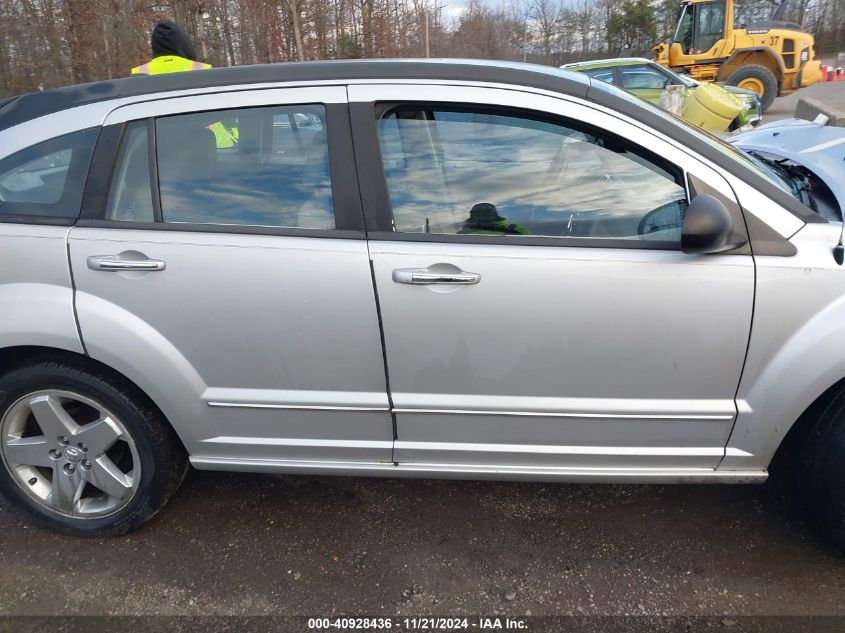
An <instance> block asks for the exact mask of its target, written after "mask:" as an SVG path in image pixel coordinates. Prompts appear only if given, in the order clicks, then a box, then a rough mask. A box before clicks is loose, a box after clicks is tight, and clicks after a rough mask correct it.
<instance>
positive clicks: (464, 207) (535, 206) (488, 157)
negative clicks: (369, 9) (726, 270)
mask: <svg viewBox="0 0 845 633" xmlns="http://www.w3.org/2000/svg"><path fill="white" fill-rule="evenodd" d="M378 130H379V139H380V142H381V150H382V157H383V160H384V169H385V175H386V178H387V184H388V190H389V194H390V200H391V204H392V208H393V221H394V227H395V230H396V231H397V232H402V233H439V234H452V235H474V236H485V237H487V238H489V239H491V240H493V239H495V238H496V237H501V236H525V237H559V238H601V239H610V240H619V241H620V243H619V245H620V246H623V245H625V244H626V243H630V242H632V241H645V240H647V241H649V242H650V243H651V244H652V245H654V246H656V242H664V243H668V244H667V247H671V248H678V247H679V243H680V235H681V224H682V220H683V214H684V211H685V210H686V205H687V196H686V189H685V187H684V186H683V185H682V184H681V183H682V182H683V180H682V174H681V173H680V170H676V169H674V168H673V167H671V166H669V165H668V164H663V163H662V162H661V161H659V159H657V157H651V155H649V154H648V153H646V152H644V151H642V150H639V149H637V148H635V147H634V146H632V145H631V144H630V143H628V142H627V141H625V140H624V139H620V138H617V137H615V136H612V135H610V134H608V133H605V132H603V131H600V130H590V129H587V128H583V129H579V128H578V127H576V126H575V125H572V126H569V125H567V124H565V123H563V122H556V121H552V120H549V119H547V118H545V117H537V118H534V117H531V116H528V115H525V114H522V113H507V112H493V111H484V110H478V109H473V108H470V107H467V108H466V109H454V110H450V109H447V108H415V107H412V106H407V107H405V106H402V107H399V108H395V109H393V110H390V111H388V113H387V115H386V116H384V117H382V119H381V121H380V122H379V127H378Z"/></svg>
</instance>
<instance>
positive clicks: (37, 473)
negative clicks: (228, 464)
mask: <svg viewBox="0 0 845 633" xmlns="http://www.w3.org/2000/svg"><path fill="white" fill-rule="evenodd" d="M28 462H32V463H28ZM187 468H188V459H187V453H186V452H185V449H184V447H183V446H182V444H181V442H180V441H179V439H178V437H177V436H176V433H175V432H174V431H173V429H172V428H171V426H170V425H169V424H168V422H167V421H166V420H165V419H164V416H163V415H162V414H161V412H160V411H159V410H158V409H157V408H156V407H155V405H153V404H152V402H150V400H149V399H148V398H147V397H146V396H145V395H144V394H143V393H142V392H140V390H138V389H137V388H136V387H135V386H134V385H132V384H131V383H129V382H128V381H126V380H125V379H123V378H122V377H120V376H118V375H116V374H114V373H112V372H110V371H108V370H105V369H100V368H91V367H88V366H87V365H85V364H77V363H76V362H73V361H68V360H58V361H57V360H44V361H40V362H35V363H33V364H30V365H28V366H25V367H21V368H17V369H14V370H12V371H10V372H8V373H6V374H4V375H3V376H2V377H0V491H2V492H3V493H5V496H6V497H7V498H8V499H9V500H10V501H12V502H13V503H14V504H16V505H17V506H19V507H21V508H23V509H24V510H26V511H28V512H29V513H30V514H31V515H32V516H33V517H34V518H35V520H36V521H37V522H38V523H40V524H41V525H42V526H45V527H48V528H50V529H52V530H55V531H57V532H61V533H64V534H69V535H73V536H92V537H104V536H118V535H122V534H127V533H129V532H131V531H133V530H135V529H137V528H138V527H140V526H141V525H143V524H144V523H145V522H146V521H148V520H149V519H150V518H152V517H153V516H154V515H155V514H156V513H157V512H158V511H159V510H160V509H161V508H162V507H163V506H164V504H165V503H166V502H167V500H168V499H169V498H170V497H171V496H172V495H173V493H174V492H175V491H176V489H177V488H178V487H179V484H181V482H182V480H183V479H184V477H185V474H186V473H187Z"/></svg>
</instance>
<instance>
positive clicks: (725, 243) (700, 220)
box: [681, 193, 740, 255]
mask: <svg viewBox="0 0 845 633" xmlns="http://www.w3.org/2000/svg"><path fill="white" fill-rule="evenodd" d="M733 233H734V230H733V220H732V219H731V214H730V211H728V209H727V208H726V207H725V205H724V204H722V202H721V201H720V200H719V199H718V198H715V197H714V196H711V195H708V194H706V193H700V194H698V195H697V196H696V197H695V198H693V199H692V202H690V203H689V206H688V207H687V211H686V213H685V214H684V225H683V227H682V229H681V250H682V251H683V252H684V253H688V254H690V255H706V254H708V253H722V252H724V251H729V250H732V249H734V248H737V247H738V246H740V244H736V243H734V242H732V241H731V238H732V237H733Z"/></svg>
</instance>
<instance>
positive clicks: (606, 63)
mask: <svg viewBox="0 0 845 633" xmlns="http://www.w3.org/2000/svg"><path fill="white" fill-rule="evenodd" d="M653 63H654V62H653V61H652V60H650V59H646V58H645V57H614V58H608V59H594V60H591V61H587V62H573V63H571V64H564V65H563V66H561V68H563V69H564V70H587V69H591V68H611V67H613V66H639V65H640V64H653Z"/></svg>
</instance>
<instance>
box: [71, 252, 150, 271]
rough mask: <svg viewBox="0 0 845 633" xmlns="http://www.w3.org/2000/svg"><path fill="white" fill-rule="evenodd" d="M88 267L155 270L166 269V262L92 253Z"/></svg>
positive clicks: (115, 269)
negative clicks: (119, 257)
mask: <svg viewBox="0 0 845 633" xmlns="http://www.w3.org/2000/svg"><path fill="white" fill-rule="evenodd" d="M88 268H90V269H91V270H105V271H115V272H119V271H137V272H153V271H156V270H164V269H165V263H164V262H163V261H161V260H160V259H118V257H117V256H116V255H91V256H90V257H89V258H88Z"/></svg>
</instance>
